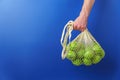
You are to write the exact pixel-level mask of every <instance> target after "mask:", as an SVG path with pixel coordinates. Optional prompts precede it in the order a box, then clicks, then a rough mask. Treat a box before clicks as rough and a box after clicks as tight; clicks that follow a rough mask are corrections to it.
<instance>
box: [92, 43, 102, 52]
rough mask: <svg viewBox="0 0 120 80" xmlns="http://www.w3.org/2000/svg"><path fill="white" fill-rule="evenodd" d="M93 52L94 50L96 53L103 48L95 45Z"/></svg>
mask: <svg viewBox="0 0 120 80" xmlns="http://www.w3.org/2000/svg"><path fill="white" fill-rule="evenodd" d="M93 50H94V51H97V50H101V47H100V46H99V45H98V44H95V45H94V46H93Z"/></svg>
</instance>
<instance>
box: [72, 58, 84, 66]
mask: <svg viewBox="0 0 120 80" xmlns="http://www.w3.org/2000/svg"><path fill="white" fill-rule="evenodd" d="M72 64H73V65H75V66H80V65H82V61H81V60H79V59H76V60H73V61H72Z"/></svg>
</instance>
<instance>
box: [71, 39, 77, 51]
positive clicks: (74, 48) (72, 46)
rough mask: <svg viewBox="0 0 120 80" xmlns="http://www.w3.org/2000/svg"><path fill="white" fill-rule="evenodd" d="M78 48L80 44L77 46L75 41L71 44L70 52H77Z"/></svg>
mask: <svg viewBox="0 0 120 80" xmlns="http://www.w3.org/2000/svg"><path fill="white" fill-rule="evenodd" d="M77 47H78V44H77V42H75V41H73V42H71V43H70V44H69V48H70V50H72V51H76V49H77Z"/></svg>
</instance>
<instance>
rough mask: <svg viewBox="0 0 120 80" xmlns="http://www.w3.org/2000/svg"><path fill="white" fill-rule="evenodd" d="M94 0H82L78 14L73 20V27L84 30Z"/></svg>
mask: <svg viewBox="0 0 120 80" xmlns="http://www.w3.org/2000/svg"><path fill="white" fill-rule="evenodd" d="M94 2H95V0H84V3H83V6H82V10H81V12H80V15H79V16H78V17H77V18H76V20H75V21H74V29H75V30H81V31H84V30H85V29H86V26H87V21H88V17H89V14H90V11H91V9H92V7H93V4H94Z"/></svg>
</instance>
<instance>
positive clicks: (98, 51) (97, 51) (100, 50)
mask: <svg viewBox="0 0 120 80" xmlns="http://www.w3.org/2000/svg"><path fill="white" fill-rule="evenodd" d="M95 54H96V55H100V56H101V58H103V57H104V56H105V52H104V50H103V49H102V48H101V49H99V50H96V51H95Z"/></svg>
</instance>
